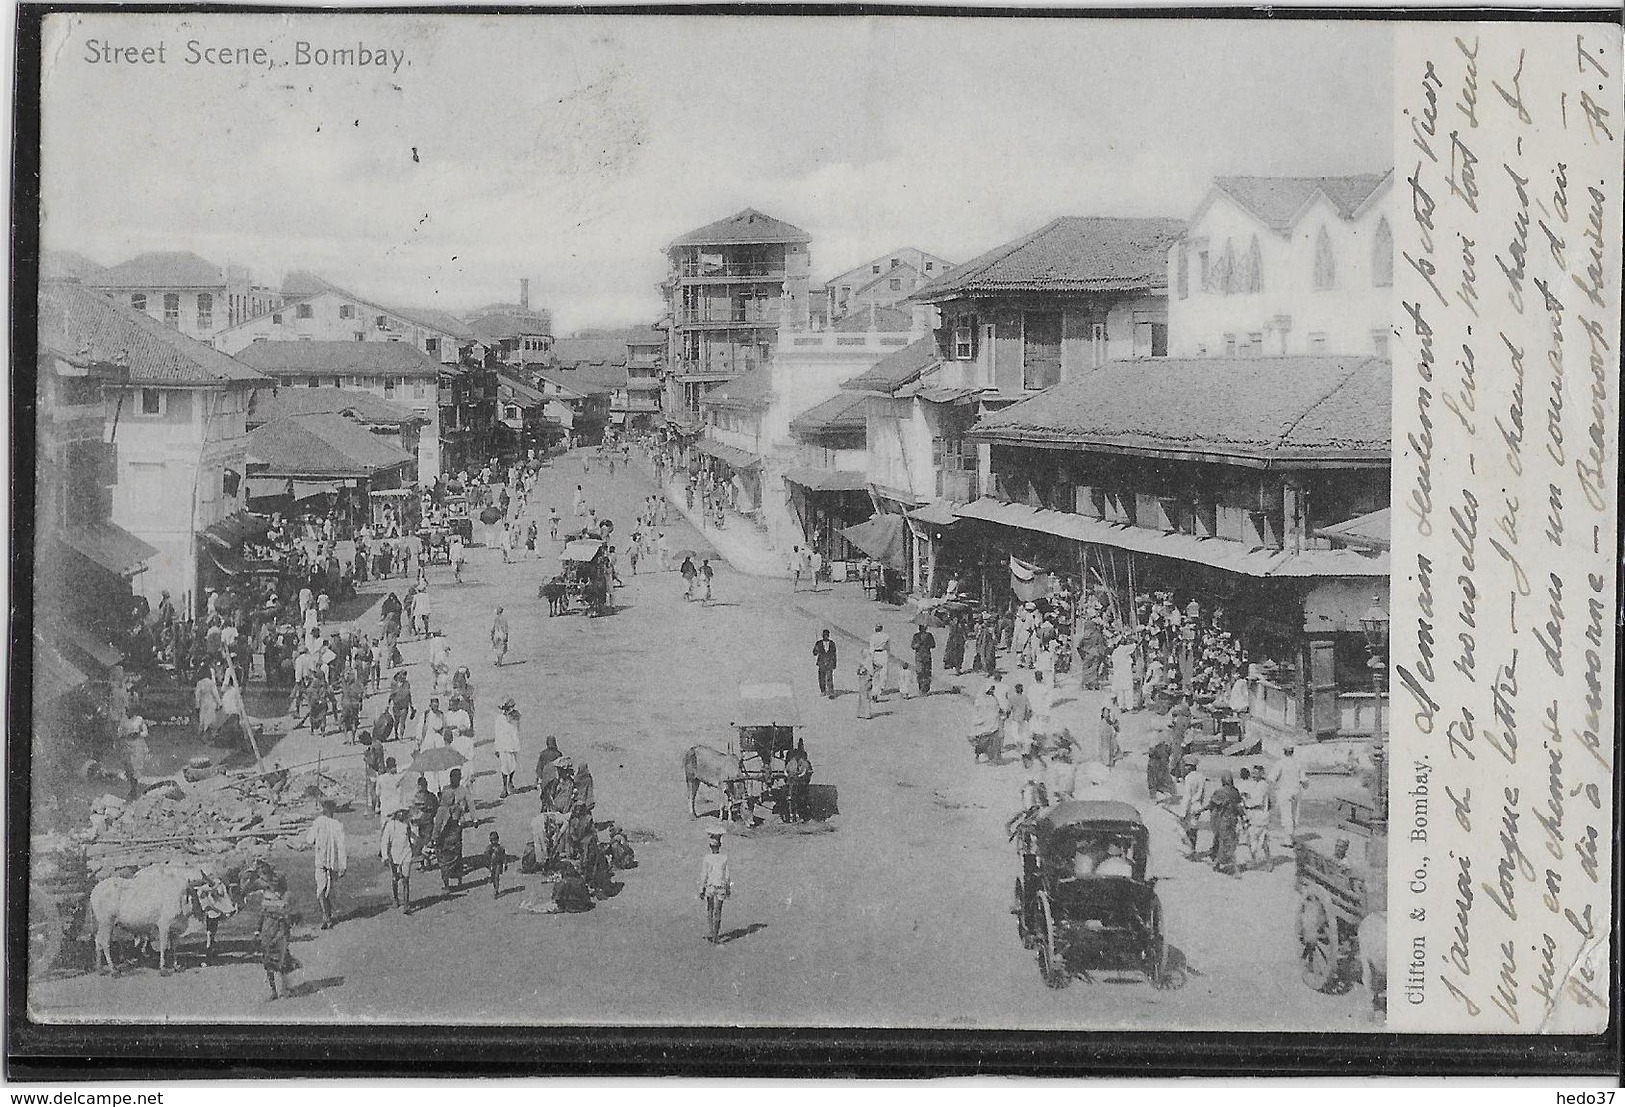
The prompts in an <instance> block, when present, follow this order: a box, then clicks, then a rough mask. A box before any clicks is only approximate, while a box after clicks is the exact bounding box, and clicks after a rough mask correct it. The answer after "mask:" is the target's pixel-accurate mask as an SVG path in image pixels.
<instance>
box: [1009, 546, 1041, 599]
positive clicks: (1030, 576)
mask: <svg viewBox="0 0 1625 1107" xmlns="http://www.w3.org/2000/svg"><path fill="white" fill-rule="evenodd" d="M1010 590H1011V591H1012V592H1014V593H1015V594H1016V595H1017V596H1018V597H1020V598H1021V600H1022V602H1026V601H1029V600H1041V599H1043V598H1044V597H1045V596H1048V595H1049V593H1050V574H1049V570H1048V569H1045V568H1043V567H1042V566H1039V565H1034V564H1033V563H1032V562H1030V561H1023V560H1021V559H1020V558H1019V557H1012V558H1011V559H1010Z"/></svg>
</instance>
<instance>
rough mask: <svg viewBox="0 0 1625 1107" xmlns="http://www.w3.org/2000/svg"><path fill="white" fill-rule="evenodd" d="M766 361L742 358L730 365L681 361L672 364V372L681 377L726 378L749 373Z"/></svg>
mask: <svg viewBox="0 0 1625 1107" xmlns="http://www.w3.org/2000/svg"><path fill="white" fill-rule="evenodd" d="M764 364H766V363H765V362H758V361H754V360H753V361H745V360H740V361H739V362H738V363H737V364H733V365H728V364H723V363H719V362H707V361H680V362H678V363H677V364H676V365H674V366H672V370H671V371H672V374H673V375H674V376H679V377H715V378H717V379H718V380H724V379H727V378H730V377H737V376H739V375H740V374H741V373H748V372H750V371H751V370H752V369H755V368H757V367H758V366H759V365H764Z"/></svg>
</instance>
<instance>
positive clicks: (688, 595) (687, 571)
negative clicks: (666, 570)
mask: <svg viewBox="0 0 1625 1107" xmlns="http://www.w3.org/2000/svg"><path fill="white" fill-rule="evenodd" d="M677 571H678V573H679V574H681V576H682V578H683V599H685V600H691V599H693V598H694V580H695V578H696V577H698V576H699V575H700V571H699V570H698V569H696V568H694V559H693V558H691V557H685V558H683V566H682V568H681V569H679V570H677Z"/></svg>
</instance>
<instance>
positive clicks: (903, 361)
mask: <svg viewBox="0 0 1625 1107" xmlns="http://www.w3.org/2000/svg"><path fill="white" fill-rule="evenodd" d="M937 360H938V359H937V343H936V339H934V338H932V337H931V336H930V335H927V336H926V337H924V338H921V339H918V340H916V341H914V342H910V343H909V344H908V345H907V346H904V347H903V348H902V349H901V350H898V351H897V352H896V353H891V354H887V355H886V356H885V357H883V358H881V359H880V360H879V361H877V362H875V364H874V366H873V367H872V368H870V369H868V370H866V371H865V372H862V373H859V374H858V375H857V376H855V377H852V378H851V379H849V380H844V381H842V382H841V387H842V388H843V389H847V390H849V391H854V392H886V393H891V392H895V391H897V389H899V388H901V387H903V386H904V385H905V384H908V383H909V382H910V381H914V380H918V379H919V377H920V374H921V373H923V372H925V371H926V370H927V369H929V368H931V366H933V365H935V364H936V363H937Z"/></svg>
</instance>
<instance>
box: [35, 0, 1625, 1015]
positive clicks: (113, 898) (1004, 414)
mask: <svg viewBox="0 0 1625 1107" xmlns="http://www.w3.org/2000/svg"><path fill="white" fill-rule="evenodd" d="M29 20H30V17H29V16H28V13H27V12H26V11H25V20H24V22H25V24H27V23H29ZM34 24H35V25H36V26H37V29H38V32H39V33H38V43H37V49H38V81H39V94H40V100H39V143H38V169H39V182H40V186H39V187H40V192H39V212H38V215H39V220H38V230H39V235H38V245H39V252H38V282H37V297H35V287H34V284H33V283H32V279H31V276H30V278H29V279H27V280H24V281H23V282H22V283H21V284H19V286H18V287H19V288H22V289H26V290H27V295H28V296H29V297H30V302H28V303H20V304H19V305H17V306H18V308H19V310H20V311H22V312H23V313H24V314H25V315H26V314H27V313H29V312H34V313H35V315H36V316H37V320H36V322H34V323H31V324H30V329H29V330H28V331H27V332H26V334H25V336H24V341H23V342H22V344H20V345H19V346H18V347H17V359H16V360H14V363H13V375H14V379H15V380H16V382H17V387H18V388H19V389H21V388H23V387H25V386H26V387H31V388H33V389H34V392H33V396H34V398H35V401H36V402H35V404H34V405H33V406H32V407H31V408H28V409H27V410H29V411H30V412H31V413H32V415H33V417H34V420H35V421H34V425H33V428H32V429H33V435H32V438H31V439H30V440H29V441H30V443H31V444H30V446H29V449H28V451H27V453H26V455H23V456H19V457H18V458H17V459H16V461H17V465H18V472H19V473H20V474H21V476H22V478H23V479H29V478H30V475H31V479H32V482H33V483H32V496H33V499H32V509H31V510H32V523H33V527H32V532H31V534H32V544H33V546H32V570H31V572H32V577H33V590H32V596H31V599H30V601H29V602H31V604H32V611H31V613H30V612H25V614H31V616H32V618H31V620H29V619H25V620H23V621H20V622H19V623H17V624H16V626H17V627H19V628H22V629H24V630H25V631H26V633H27V634H28V636H29V637H28V638H26V639H24V638H21V637H17V638H14V642H13V645H14V648H15V649H16V650H17V651H20V652H21V654H22V657H23V665H22V668H21V669H20V670H19V672H20V675H21V676H22V677H23V678H25V679H23V681H22V682H21V684H20V685H16V684H14V688H17V689H19V690H17V691H15V692H14V697H17V698H14V700H13V707H14V711H16V710H22V711H25V712H26V714H23V715H22V716H21V719H22V722H23V727H24V729H23V735H24V736H23V737H21V738H19V736H18V735H17V734H14V735H13V742H14V743H16V742H19V741H21V742H22V743H24V744H25V747H26V753H27V754H28V764H29V765H30V768H31V774H32V775H31V778H30V780H31V783H30V789H31V790H30V791H29V792H28V793H27V800H28V818H29V831H30V833H29V834H28V836H27V841H26V842H13V843H11V847H12V856H13V857H19V858H20V857H24V856H26V858H27V876H28V880H27V895H26V899H25V900H22V901H19V900H18V899H15V898H14V899H12V900H11V901H10V902H9V904H8V910H9V911H10V912H12V913H13V918H15V917H16V915H17V914H20V913H23V912H26V916H27V932H28V940H29V945H28V961H27V964H26V966H21V965H18V966H14V972H15V976H16V979H15V983H16V985H17V986H18V987H19V988H23V989H25V990H26V1000H27V1007H26V1015H27V1018H28V1019H29V1020H30V1021H31V1022H32V1023H33V1024H36V1025H39V1026H61V1025H67V1024H71V1025H77V1026H87V1025H95V1024H103V1023H124V1022H141V1023H166V1024H170V1025H172V1026H175V1025H187V1024H200V1025H201V1024H210V1025H216V1026H218V1025H221V1024H232V1023H272V1024H288V1025H289V1027H290V1032H292V1030H291V1028H294V1027H297V1026H300V1025H308V1024H325V1025H330V1026H343V1027H355V1026H369V1025H387V1024H396V1023H434V1024H449V1025H453V1026H459V1025H460V1026H471V1025H480V1026H486V1025H491V1026H495V1025H501V1026H517V1027H572V1026H583V1025H618V1026H634V1027H636V1026H642V1027H736V1026H743V1027H768V1028H789V1027H825V1028H852V1027H877V1028H886V1029H906V1028H923V1029H938V1030H940V1029H971V1030H1042V1031H1050V1030H1101V1031H1106V1030H1146V1031H1169V1030H1206V1031H1300V1032H1304V1031H1307V1032H1316V1033H1323V1034H1336V1033H1340V1032H1370V1031H1373V1030H1383V1029H1386V1030H1391V1031H1402V1032H1427V1031H1431V1032H1483V1033H1496V1034H1542V1033H1563V1034H1589V1033H1596V1032H1600V1031H1601V1030H1602V1029H1603V1028H1604V1027H1605V1026H1606V1025H1607V1022H1608V1019H1609V1016H1610V1011H1611V1006H1610V1004H1611V1001H1612V987H1613V979H1614V978H1613V958H1614V957H1615V956H1617V950H1615V949H1613V948H1612V946H1611V935H1612V934H1613V933H1614V931H1615V924H1614V919H1613V916H1612V900H1611V890H1612V888H1613V887H1614V879H1615V875H1616V873H1617V869H1616V862H1615V858H1614V854H1613V849H1614V840H1613V829H1612V828H1613V827H1614V825H1615V823H1614V818H1615V814H1614V811H1613V797H1614V795H1615V791H1616V784H1615V780H1614V772H1615V761H1616V754H1617V750H1618V743H1617V737H1616V719H1615V716H1614V710H1613V705H1614V702H1615V687H1614V673H1615V667H1616V661H1617V659H1616V655H1615V641H1616V632H1617V631H1616V628H1617V624H1618V615H1617V612H1618V596H1617V592H1616V582H1617V571H1618V567H1619V556H1618V549H1619V546H1618V515H1617V504H1618V487H1617V481H1618V472H1619V438H1618V429H1619V383H1620V378H1619V350H1618V345H1619V337H1620V333H1621V330H1620V272H1621V255H1620V245H1621V191H1622V160H1621V149H1622V147H1621V134H1620V131H1621V128H1622V127H1625V107H1622V97H1621V71H1622V68H1625V59H1622V57H1621V53H1620V50H1621V33H1620V27H1619V24H1618V21H1617V20H1615V21H1614V22H1613V23H1612V24H1609V23H1608V22H1606V21H1604V22H1594V21H1593V22H1588V21H1586V20H1584V19H1581V18H1577V17H1571V18H1568V19H1566V20H1564V21H1553V22H1544V23H1538V24H1537V23H1529V22H1514V21H1506V20H1500V21H1487V22H1469V21H1462V22H1459V23H1452V22H1428V23H1406V22H1399V21H1395V20H1392V19H1388V20H1384V19H1375V18H1368V19H1353V18H1344V19H1335V20H1326V19H1320V20H1308V19H1283V20H1261V19H1260V20H1249V19H1223V20H1202V19H1178V20H1174V19H1156V20H1150V19H1146V20H1134V19H1123V18H1116V19H1111V18H1094V17H1059V16H1057V17H1045V18H997V17H995V16H992V15H987V16H976V17H965V16H960V17H937V16H928V15H921V14H918V13H915V14H892V15H878V16H864V17H858V16H853V15H849V14H830V13H825V14H819V15H812V16H807V15H798V16H787V15H775V14H771V13H762V12H757V13H754V14H744V15H729V16H720V15H670V14H665V15H640V14H621V15H611V14H583V13H580V12H577V13H573V14H571V13H562V12H546V11H537V12H514V13H510V14H501V15H493V14H479V15H473V14H459V13H456V12H438V13H411V14H405V13H399V12H397V13H390V14H382V13H371V14H368V13H356V12H349V13H326V14H324V13H312V12H289V13H266V12H258V13H245V12H232V11H229V10H217V11H205V12H184V13H182V12H176V13H161V12H151V11H144V12H119V11H109V10H98V11H83V12H74V11H69V10H53V11H51V12H50V13H49V14H45V15H43V17H39V13H38V12H36V13H34ZM25 41H28V40H27V39H26V37H25ZM23 263H24V267H25V268H26V269H28V270H29V271H30V274H31V272H32V269H33V261H32V259H24V262H23ZM25 521H26V520H25ZM16 717H18V716H17V715H15V714H14V718H16ZM13 753H14V755H15V754H17V753H18V749H17V748H16V747H15V746H14V748H13Z"/></svg>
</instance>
